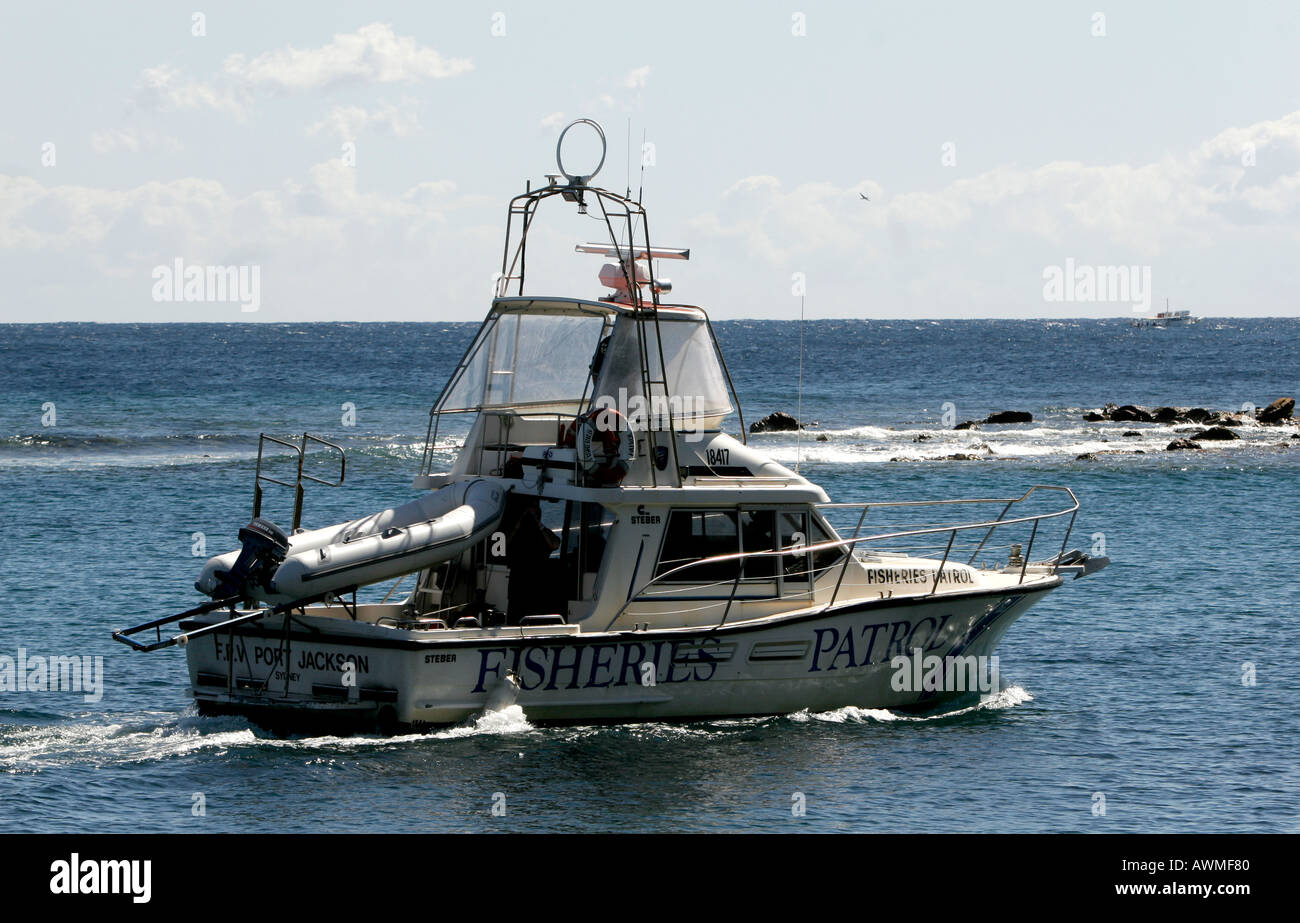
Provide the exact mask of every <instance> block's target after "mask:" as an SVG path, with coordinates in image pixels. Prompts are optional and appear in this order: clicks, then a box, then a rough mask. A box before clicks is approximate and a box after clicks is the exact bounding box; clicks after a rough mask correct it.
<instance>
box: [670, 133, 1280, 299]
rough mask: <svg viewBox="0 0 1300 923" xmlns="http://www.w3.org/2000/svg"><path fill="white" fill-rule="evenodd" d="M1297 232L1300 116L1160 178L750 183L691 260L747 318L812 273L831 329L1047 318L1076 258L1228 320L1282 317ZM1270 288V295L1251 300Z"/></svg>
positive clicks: (1221, 143) (723, 201)
mask: <svg viewBox="0 0 1300 923" xmlns="http://www.w3.org/2000/svg"><path fill="white" fill-rule="evenodd" d="M1246 151H1250V152H1251V154H1250V156H1251V157H1253V159H1254V165H1253V166H1248V165H1246V164H1245V163H1243V157H1244V156H1245V154H1244V152H1246ZM860 192H865V193H866V194H867V195H868V196H869V197H870V201H869V202H868V201H863V200H862V199H861V198H860V197H859V195H858V193H860ZM1297 219H1300V112H1296V113H1292V114H1290V115H1287V116H1285V117H1283V118H1280V119H1276V120H1270V121H1265V122H1259V123H1256V124H1254V125H1250V126H1247V127H1244V128H1231V129H1227V130H1225V131H1223V132H1220V133H1219V134H1217V135H1216V136H1214V137H1213V138H1211V139H1209V140H1208V141H1206V142H1205V143H1203V144H1200V145H1197V146H1195V147H1193V148H1191V149H1189V150H1186V151H1184V152H1182V153H1179V154H1175V155H1171V156H1167V157H1164V158H1162V159H1160V160H1157V161H1154V162H1152V163H1146V164H1140V165H1130V164H1123V163H1118V164H1106V165H1093V164H1084V163H1079V162H1053V163H1046V164H1043V165H1041V166H1036V167H1027V168H1025V167H1017V166H1002V167H997V168H995V169H992V170H988V171H985V172H984V173H981V174H979V175H977V176H972V177H964V178H959V179H954V180H952V181H951V182H949V183H947V184H946V185H944V186H942V187H940V188H937V189H934V190H917V191H892V190H890V191H887V190H885V189H883V188H882V187H880V186H879V185H877V184H875V183H872V182H861V183H857V184H854V185H847V186H845V185H839V184H834V183H828V182H805V183H800V184H798V185H795V186H789V185H787V184H785V183H783V182H781V180H779V179H778V178H776V177H774V176H764V175H757V176H749V177H745V178H743V179H741V180H739V181H737V182H735V183H733V184H732V185H731V186H729V187H728V188H726V189H725V190H723V192H722V193H721V195H720V196H719V199H718V201H717V203H716V205H715V206H714V207H713V208H711V209H709V210H707V211H705V212H703V213H702V214H699V215H698V216H697V217H696V218H695V219H694V221H693V222H692V223H691V227H692V230H693V234H694V239H693V241H692V243H693V245H694V246H695V247H696V248H697V249H698V250H699V251H701V252H703V251H704V248H705V247H706V246H710V247H711V248H712V249H713V251H714V253H715V254H716V256H717V258H719V259H720V260H722V261H723V262H726V263H727V264H728V266H729V273H730V277H731V278H732V279H733V280H736V281H735V284H734V285H733V286H732V287H731V289H730V290H728V291H727V292H725V294H724V293H721V292H718V293H715V294H716V295H717V296H718V297H725V298H727V299H728V300H729V301H732V302H734V301H737V300H739V301H742V302H744V303H745V304H746V309H745V310H744V311H742V312H741V313H742V314H748V313H762V310H760V309H759V307H758V306H760V305H762V304H764V303H766V304H773V303H774V301H775V303H777V304H784V303H785V302H784V300H783V296H782V295H781V292H782V291H783V290H788V289H789V283H788V279H789V275H790V273H791V272H794V271H803V272H807V273H808V276H809V279H810V282H809V291H810V293H812V292H814V291H816V292H817V293H818V294H820V296H821V301H820V304H821V305H822V306H823V307H822V308H821V311H822V313H823V315H826V316H845V315H850V316H851V315H854V314H859V313H861V312H862V310H863V309H864V308H863V306H864V305H870V306H871V311H872V313H874V314H875V315H876V316H890V317H899V316H907V315H909V314H914V313H917V312H918V311H929V312H932V313H931V316H935V313H937V314H938V315H939V316H943V315H944V314H945V313H946V314H947V315H948V316H951V315H953V314H966V315H972V314H973V315H975V316H981V315H983V316H991V315H995V314H1003V315H1006V314H1012V315H1015V316H1023V315H1024V314H1025V313H1026V312H1030V313H1033V312H1038V313H1039V314H1041V313H1043V312H1044V306H1043V302H1042V300H1041V297H1040V296H1041V272H1042V269H1043V267H1044V266H1045V265H1054V264H1060V263H1061V262H1062V261H1063V260H1064V259H1065V258H1066V257H1074V258H1075V259H1077V260H1079V261H1081V262H1088V263H1096V264H1123V265H1150V266H1153V267H1154V270H1155V271H1154V275H1155V278H1156V284H1157V287H1163V286H1168V287H1175V286H1177V287H1180V288H1182V287H1186V288H1189V289H1190V290H1191V297H1193V298H1194V297H1196V296H1201V297H1203V298H1204V299H1205V300H1206V301H1209V302H1211V303H1213V302H1215V301H1217V302H1218V305H1219V306H1218V309H1219V310H1220V311H1224V310H1227V313H1231V312H1232V311H1236V312H1238V313H1240V312H1241V311H1242V310H1246V311H1252V310H1253V311H1255V312H1258V311H1259V307H1258V306H1259V305H1260V304H1262V303H1269V304H1270V305H1271V306H1272V307H1271V310H1273V311H1275V312H1276V313H1284V312H1289V311H1292V310H1293V308H1292V307H1291V305H1290V304H1289V303H1287V296H1286V294H1285V291H1286V290H1287V289H1288V287H1289V288H1290V290H1294V289H1295V287H1296V286H1297V285H1300V264H1298V263H1297V261H1296V260H1295V259H1294V253H1295V252H1297V250H1298V248H1300V221H1298V220H1297ZM1226 266H1233V267H1235V271H1234V272H1226V271H1225V269H1224V267H1226ZM1262 278H1268V279H1270V280H1271V281H1270V288H1271V289H1272V291H1265V292H1259V293H1252V294H1250V295H1245V294H1244V293H1245V292H1247V291H1250V290H1251V289H1252V288H1253V287H1254V286H1255V285H1256V279H1262ZM1166 290H1167V289H1166ZM1228 309H1230V310H1228ZM769 310H771V309H769ZM1062 310H1063V311H1065V312H1066V313H1070V312H1071V311H1073V313H1075V314H1079V313H1087V310H1081V309H1080V308H1079V306H1077V305H1075V306H1064V307H1063V308H1062ZM1096 310H1097V311H1099V312H1101V313H1105V311H1106V310H1108V309H1106V308H1097V309H1096ZM1209 310H1211V311H1212V310H1214V308H1213V307H1210V308H1209ZM786 313H787V315H788V311H787V312H786ZM1111 313H1114V312H1113V311H1111Z"/></svg>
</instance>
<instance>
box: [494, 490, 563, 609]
mask: <svg viewBox="0 0 1300 923" xmlns="http://www.w3.org/2000/svg"><path fill="white" fill-rule="evenodd" d="M516 496H518V503H519V508H518V518H517V519H516V520H515V523H514V527H513V528H512V529H511V530H510V531H509V532H507V533H506V566H508V567H509V568H510V585H509V589H508V591H507V594H506V595H507V601H506V623H507V624H509V625H518V624H519V622H520V620H521V619H523V617H524V616H525V615H537V614H542V613H546V612H549V611H554V610H553V609H551V607H550V606H548V600H549V599H550V598H551V596H552V595H553V593H552V592H550V591H551V587H550V586H549V584H550V583H552V581H549V580H548V579H547V577H548V571H549V570H550V568H549V566H548V565H549V562H550V558H551V552H553V551H555V549H557V548H559V547H560V540H559V539H558V538H556V537H555V533H554V532H552V531H551V530H550V529H548V528H547V527H546V525H545V524H544V523H543V522H542V509H541V503H540V502H539V501H538V499H537V498H536V497H529V496H519V495H516Z"/></svg>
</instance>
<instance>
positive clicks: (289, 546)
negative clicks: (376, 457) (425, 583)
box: [194, 479, 506, 605]
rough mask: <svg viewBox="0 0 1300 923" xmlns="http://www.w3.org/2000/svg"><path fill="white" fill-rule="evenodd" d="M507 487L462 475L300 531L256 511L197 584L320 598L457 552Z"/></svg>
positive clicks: (483, 524)
mask: <svg viewBox="0 0 1300 923" xmlns="http://www.w3.org/2000/svg"><path fill="white" fill-rule="evenodd" d="M505 498H506V491H505V490H503V489H502V487H501V486H500V485H499V484H495V483H492V482H491V481H486V480H482V479H475V480H471V481H463V482H460V483H457V484H448V485H447V486H445V487H443V488H441V489H439V490H436V491H434V492H432V493H430V494H426V495H425V496H423V497H420V498H419V499H417V500H412V501H411V502H410V503H406V504H403V505H402V506H398V507H393V508H390V509H386V510H384V511H382V512H379V513H375V514H374V515H371V516H366V517H364V518H362V519H354V520H352V521H351V522H345V523H340V524H338V525H333V526H326V527H325V528H323V529H314V530H312V531H310V532H299V533H298V534H297V535H292V536H288V535H285V533H284V532H283V531H281V530H280V529H279V528H278V527H277V526H276V525H275V524H274V523H271V522H268V521H267V520H265V519H254V520H253V521H252V522H251V523H250V524H249V525H248V526H246V527H245V528H243V529H241V530H240V531H239V537H240V540H241V541H243V543H244V546H243V548H242V549H240V550H238V551H231V552H227V553H226V554H221V555H217V556H216V557H214V558H212V559H210V560H209V561H208V562H207V564H206V565H204V567H203V572H202V573H201V574H200V575H199V579H198V580H197V581H195V583H194V586H195V587H196V588H197V589H198V590H199V592H201V593H206V594H208V595H209V596H213V597H216V598H224V597H228V596H234V595H240V596H243V597H244V598H246V599H249V600H254V601H257V602H261V603H266V604H269V605H277V604H281V603H288V602H294V601H296V600H300V599H319V598H321V597H322V596H324V595H327V594H329V593H335V592H339V591H343V590H350V589H352V588H354V587H358V586H366V585H368V584H371V583H378V582H380V581H382V580H388V579H390V578H393V577H397V576H400V575H402V574H408V573H411V572H412V571H416V570H423V569H424V568H426V567H430V566H432V565H434V564H439V563H441V562H443V561H446V560H448V559H450V558H453V557H455V556H456V555H458V554H460V553H461V552H463V551H465V550H466V549H467V548H470V547H472V546H473V545H475V544H476V543H478V542H479V541H482V539H483V538H484V537H485V536H487V535H488V534H489V533H490V532H491V530H492V529H493V528H495V527H496V525H497V523H498V522H499V521H500V519H501V514H502V512H503V510H504V509H505Z"/></svg>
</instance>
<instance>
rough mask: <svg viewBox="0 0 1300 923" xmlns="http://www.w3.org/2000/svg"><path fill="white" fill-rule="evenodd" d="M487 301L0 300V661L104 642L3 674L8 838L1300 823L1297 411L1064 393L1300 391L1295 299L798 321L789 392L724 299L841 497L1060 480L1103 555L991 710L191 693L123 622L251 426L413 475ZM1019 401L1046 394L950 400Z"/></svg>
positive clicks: (213, 528) (746, 371)
mask: <svg viewBox="0 0 1300 923" xmlns="http://www.w3.org/2000/svg"><path fill="white" fill-rule="evenodd" d="M475 328H476V325H473V324H447V323H430V324H383V323H374V324H302V325H275V324H257V325H251V324H250V325H242V324H231V325H179V324H178V325H91V324H35V325H11V326H0V396H2V399H0V510H2V512H3V516H2V517H0V523H2V524H0V656H7V657H10V658H14V659H15V660H16V659H17V658H18V657H19V656H20V651H22V652H23V655H24V656H26V657H29V658H30V657H33V656H51V655H83V656H90V657H95V656H102V658H103V661H102V663H103V670H104V684H103V691H102V698H101V699H99V700H98V701H90V702H88V701H86V700H85V699H86V697H85V696H84V695H83V694H80V693H74V692H42V691H21V692H19V691H5V692H0V832H18V831H22V832H35V831H42V832H130V831H157V832H184V831H192V832H207V833H211V832H228V831H247V832H353V833H356V832H449V831H635V832H647V831H773V832H794V831H817V832H829V831H854V832H873V831H898V832H931V831H934V832H938V831H959V832H1033V831H1077V832H1088V833H1091V832H1138V831H1141V832H1257V831H1261V832H1262V831H1273V832H1277V831H1290V832H1296V831H1300V816H1298V815H1300V763H1298V762H1297V760H1296V754H1297V752H1300V696H1298V695H1297V692H1296V688H1297V684H1296V679H1295V677H1296V666H1295V660H1294V658H1296V657H1297V656H1300V620H1298V619H1297V615H1298V614H1300V613H1298V611H1297V610H1298V607H1297V596H1298V593H1300V591H1298V590H1297V582H1296V561H1295V558H1296V552H1297V540H1296V530H1297V524H1298V523H1300V491H1297V484H1298V483H1300V439H1296V438H1294V437H1295V436H1296V434H1297V429H1296V428H1295V427H1294V426H1288V427H1257V426H1246V427H1242V428H1241V430H1240V432H1241V434H1242V437H1243V438H1241V439H1239V440H1236V441H1233V442H1230V443H1208V444H1207V447H1206V449H1205V450H1204V451H1200V452H1167V451H1165V450H1164V446H1165V445H1166V444H1167V443H1168V442H1169V441H1170V440H1171V439H1173V438H1177V434H1176V433H1174V432H1173V430H1174V429H1175V427H1167V426H1159V425H1154V424H1133V423H1096V424H1091V423H1084V422H1083V421H1082V419H1081V415H1082V413H1083V412H1085V411H1086V410H1088V409H1091V408H1096V407H1100V406H1101V405H1103V404H1104V403H1106V402H1108V401H1114V402H1116V403H1120V404H1123V403H1139V404H1146V405H1153V406H1154V405H1163V404H1172V405H1182V406H1202V407H1208V408H1212V409H1224V410H1227V409H1231V410H1237V409H1240V408H1241V407H1242V406H1243V405H1244V404H1253V405H1256V406H1261V407H1262V406H1264V405H1265V404H1267V403H1268V402H1270V401H1272V400H1273V399H1274V398H1277V397H1281V396H1297V392H1298V391H1300V381H1297V374H1298V372H1300V321H1298V320H1279V319H1250V320H1242V319H1214V318H1210V319H1207V320H1205V321H1204V322H1202V323H1201V324H1200V325H1198V326H1196V327H1193V328H1189V329H1184V330H1138V329H1134V328H1132V327H1130V326H1129V325H1128V323H1127V321H1126V320H1124V319H1116V320H1109V321H1098V320H1087V321H1083V320H1081V321H990V320H982V321H976V320H971V321H876V320H872V321H850V320H841V321H810V322H808V323H807V324H806V325H805V326H804V329H803V334H804V337H803V340H804V347H803V350H804V353H803V355H804V359H803V388H802V399H800V397H799V391H800V389H799V341H800V326H799V324H798V323H797V322H776V321H772V322H765V321H731V322H721V323H719V324H717V333H718V337H719V339H720V341H721V343H722V346H723V349H724V351H725V355H726V357H727V360H728V363H729V366H730V371H731V374H732V376H733V378H734V379H735V383H736V387H737V390H738V391H739V393H740V396H741V400H742V401H743V402H744V408H745V415H746V420H747V421H753V420H755V419H757V418H759V417H760V416H762V415H764V414H766V413H768V412H771V411H773V410H785V411H789V412H791V413H795V412H796V411H801V413H802V417H803V419H805V420H810V421H815V422H816V423H817V426H816V427H814V428H812V429H810V430H809V431H808V432H807V433H806V434H804V435H803V436H801V437H795V436H794V435H793V434H775V435H763V436H756V437H754V439H755V441H758V442H760V443H761V444H763V445H764V446H766V447H767V448H768V449H769V450H770V451H771V453H772V454H773V455H775V457H777V459H778V460H780V461H782V462H784V463H787V464H795V463H796V462H797V463H798V464H799V465H800V468H801V471H802V472H803V473H804V474H805V475H807V476H809V477H811V478H812V479H813V480H815V481H817V482H819V483H821V484H822V485H823V486H824V487H825V488H826V489H827V491H828V492H829V493H830V494H831V496H832V498H833V499H835V500H840V501H868V500H870V501H883V500H906V499H937V498H949V497H960V496H979V497H998V496H1013V495H1019V494H1020V493H1022V492H1023V491H1024V490H1025V489H1026V488H1028V487H1029V486H1030V485H1033V484H1064V485H1068V486H1070V487H1072V488H1073V489H1074V491H1075V492H1076V493H1077V495H1078V497H1079V500H1080V502H1081V504H1082V509H1081V512H1080V513H1079V517H1078V521H1077V523H1076V524H1075V534H1076V544H1079V545H1080V547H1083V548H1085V549H1088V548H1089V547H1090V546H1092V545H1094V544H1095V543H1096V542H1098V541H1100V542H1101V543H1102V544H1104V545H1105V550H1106V553H1107V554H1108V555H1109V556H1110V557H1111V558H1112V559H1113V564H1112V565H1111V566H1110V567H1109V568H1108V569H1107V570H1105V571H1103V572H1101V573H1099V574H1096V575H1093V576H1090V577H1088V578H1087V579H1086V580H1082V581H1078V582H1071V583H1068V584H1067V585H1066V586H1065V587H1063V588H1062V589H1061V590H1060V591H1058V592H1056V593H1053V594H1052V595H1051V596H1050V597H1048V598H1047V599H1046V600H1045V601H1043V602H1042V603H1040V604H1039V605H1038V606H1036V607H1035V608H1034V609H1032V610H1031V611H1030V612H1029V613H1028V615H1026V616H1025V617H1024V618H1023V619H1022V620H1021V621H1019V622H1018V623H1016V624H1015V625H1014V626H1013V627H1012V629H1011V631H1010V632H1009V633H1008V635H1007V636H1006V638H1005V639H1004V641H1003V642H1002V644H1001V646H1000V648H999V651H998V653H999V655H1000V671H1001V676H1002V682H1003V686H1004V689H1003V691H1002V692H1001V693H1000V694H999V695H998V696H996V697H994V698H992V699H991V700H989V701H988V702H985V703H983V704H977V705H964V706H962V707H961V708H954V709H952V710H951V711H947V712H941V713H938V714H933V715H924V716H918V715H907V714H894V713H891V712H888V711H882V710H876V709H870V708H867V707H861V708H853V707H850V708H843V709H838V710H836V711H832V712H825V713H808V712H800V713H796V714H791V715H783V716H778V717H771V718H764V719H750V720H741V721H713V722H703V723H694V724H634V725H624V726H595V727H568V728H538V727H533V726H532V725H531V724H529V722H528V721H527V715H526V714H524V715H522V716H520V715H515V714H506V713H502V714H499V715H494V716H490V717H489V718H486V719H482V720H480V721H477V722H473V723H469V724H467V725H465V726H463V727H456V728H450V729H445V730H442V731H438V732H432V733H428V734H418V735H417V734H409V735H403V736H399V737H393V738H380V737H365V736H363V737H346V738H344V737H297V738H280V737H275V736H273V735H271V734H268V733H266V732H264V731H262V730H260V729H258V728H256V727H254V726H251V725H249V724H248V723H246V722H244V721H242V720H240V719H215V718H200V717H198V716H196V714H195V713H194V709H193V706H192V703H191V702H190V700H189V693H188V684H187V678H186V671H185V664H184V654H183V653H182V652H181V651H179V650H177V649H171V650H164V651H159V652H156V653H152V654H139V653H135V652H132V651H129V650H127V649H126V648H125V647H123V646H121V645H119V644H116V643H114V642H113V641H111V640H110V632H111V631H112V630H113V629H114V628H120V627H124V626H126V625H128V624H133V623H135V622H139V621H144V620H145V619H148V618H152V617H156V616H161V615H164V614H167V613H170V612H173V611H179V610H180V609H182V608H185V607H187V606H190V605H193V604H194V603H195V602H197V601H198V599H197V596H196V593H195V592H194V590H193V588H192V581H193V580H194V577H195V575H196V574H197V572H198V569H199V567H200V565H201V564H202V561H203V560H204V557H202V556H195V554H194V551H195V543H196V542H198V541H200V540H202V541H205V542H206V545H207V548H206V550H205V551H204V555H206V554H212V553H215V552H217V551H221V550H226V549H228V548H232V547H234V546H235V544H236V536H235V533H236V531H237V530H238V529H239V528H240V527H241V526H242V525H244V524H245V523H246V522H247V520H248V518H249V516H250V512H251V500H252V482H253V465H254V462H255V459H256V455H257V438H258V434H259V433H260V432H267V433H270V434H274V435H277V436H281V437H291V436H293V435H294V434H301V433H302V432H303V431H310V432H312V433H314V434H318V435H320V436H322V437H323V438H327V439H331V440H335V441H337V442H339V443H341V444H342V445H343V446H345V447H346V449H347V453H348V471H347V479H346V483H345V485H344V486H343V487H341V488H338V489H329V488H324V487H312V488H309V489H308V492H307V497H306V515H305V524H306V525H307V526H308V527H313V526H319V525H324V524H328V523H332V522H337V521H341V520H344V519H348V518H353V517H355V516H358V515H361V514H364V513H368V512H371V511H374V510H377V509H380V508H383V507H386V506H389V505H392V504H393V503H395V502H401V501H404V500H406V499H409V498H410V497H411V496H413V491H412V488H411V477H412V475H413V474H414V473H415V471H416V469H417V467H418V465H419V461H420V454H421V449H422V446H423V442H424V437H425V431H426V427H427V424H428V411H429V407H430V405H431V404H432V402H433V400H434V399H435V397H436V396H437V393H438V391H439V389H440V388H441V386H442V384H443V382H444V381H445V379H446V377H447V375H448V374H449V372H450V370H451V368H452V367H453V365H454V364H455V362H456V360H457V359H458V358H459V356H460V354H461V352H462V350H463V349H464V348H465V346H466V344H467V343H468V341H469V338H470V337H471V336H472V335H473V332H474V330H475ZM345 405H348V406H345ZM800 405H801V406H800ZM349 407H350V409H349ZM1005 409H1014V410H1027V411H1030V412H1031V413H1032V414H1033V416H1034V422H1033V423H1029V424H1022V425H1017V426H985V427H982V428H981V429H979V430H974V431H953V430H952V429H951V426H950V425H947V424H946V423H945V413H946V414H947V415H948V416H947V418H946V419H947V420H948V422H949V423H950V422H951V419H953V418H955V419H957V420H966V419H980V418H982V417H984V416H985V415H986V414H988V413H990V412H992V411H995V410H1005ZM352 413H354V414H355V424H354V425H351V426H348V425H345V415H348V414H352ZM732 422H733V426H734V425H735V421H734V419H733V421H732ZM1124 433H1136V435H1128V436H1125V435H1124ZM817 434H822V435H824V436H825V439H824V440H823V441H818V438H817ZM922 437H924V438H922ZM954 454H974V455H976V456H977V460H969V461H957V460H949V459H948V456H950V455H954ZM1086 454H1091V458H1086V459H1080V458H1079V457H1078V456H1080V455H1086ZM280 461H283V459H280ZM331 464H332V462H331V459H330V457H329V456H328V455H327V454H325V453H316V454H313V455H312V456H311V457H310V459H309V470H311V471H312V472H314V473H318V474H320V475H321V476H322V477H329V476H331ZM289 509H290V500H289V497H288V496H287V494H286V493H285V492H268V495H267V500H266V508H265V513H266V514H267V515H269V516H271V517H272V518H276V519H278V520H280V521H281V522H286V521H287V519H288V515H289ZM196 533H202V536H201V537H200V536H196ZM869 704H870V703H863V705H864V706H866V705H869ZM496 793H503V794H504V796H505V804H506V807H507V810H506V812H505V814H504V816H498V815H496V814H494V813H493V810H492V809H493V806H494V804H495V803H498V801H494V795H495V794H496ZM797 794H801V795H802V797H803V799H804V800H805V802H806V814H804V815H803V816H796V812H793V811H792V809H791V808H792V804H793V803H794V802H795V801H796V795H797ZM498 800H499V799H498ZM196 806H201V807H202V809H203V810H202V811H199V810H198V808H197V807H196Z"/></svg>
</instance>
